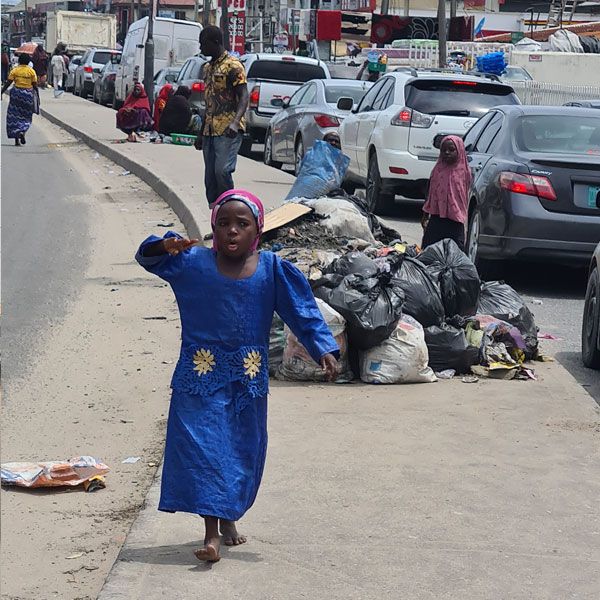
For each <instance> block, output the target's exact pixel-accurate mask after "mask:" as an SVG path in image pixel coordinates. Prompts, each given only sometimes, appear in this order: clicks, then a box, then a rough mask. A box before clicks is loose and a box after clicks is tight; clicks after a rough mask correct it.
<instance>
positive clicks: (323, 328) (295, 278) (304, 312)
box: [274, 257, 340, 379]
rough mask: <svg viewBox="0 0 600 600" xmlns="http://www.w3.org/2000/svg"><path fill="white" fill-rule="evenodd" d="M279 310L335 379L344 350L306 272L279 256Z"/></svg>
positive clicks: (277, 281) (304, 344)
mask: <svg viewBox="0 0 600 600" xmlns="http://www.w3.org/2000/svg"><path fill="white" fill-rule="evenodd" d="M275 261H276V262H275V267H274V268H275V288H276V289H275V292H276V293H275V310H276V311H277V314H279V316H280V317H281V318H282V319H283V320H284V321H285V323H286V324H287V325H288V327H289V328H290V329H291V330H292V332H293V333H294V335H295V336H296V337H297V338H298V340H299V341H300V343H301V344H302V345H303V346H304V347H305V348H306V350H307V351H308V352H309V354H310V355H311V356H312V358H313V360H314V361H315V362H316V363H317V364H320V365H321V366H322V367H323V369H324V370H325V371H326V372H327V374H328V375H329V376H330V377H331V378H332V379H333V378H335V374H336V372H337V360H336V359H337V358H339V355H340V349H339V347H338V345H337V342H336V341H335V339H334V338H333V335H331V331H330V330H329V327H327V324H326V323H325V321H324V319H323V316H322V315H321V311H320V310H319V307H318V306H317V302H316V300H315V297H314V295H313V293H312V290H311V289H310V285H309V284H308V281H307V280H306V277H304V275H303V274H302V272H301V271H300V270H299V269H298V268H296V267H295V266H294V265H292V264H291V263H289V262H288V261H286V260H281V259H280V258H279V257H277V258H276V259H275Z"/></svg>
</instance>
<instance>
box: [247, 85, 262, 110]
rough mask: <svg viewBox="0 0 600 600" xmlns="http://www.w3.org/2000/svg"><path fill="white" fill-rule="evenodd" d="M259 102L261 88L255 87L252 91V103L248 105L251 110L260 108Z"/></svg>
mask: <svg viewBox="0 0 600 600" xmlns="http://www.w3.org/2000/svg"><path fill="white" fill-rule="evenodd" d="M259 101H260V86H259V85H255V86H254V87H253V88H252V91H251V92H250V102H249V104H248V105H249V107H250V108H258V103H259Z"/></svg>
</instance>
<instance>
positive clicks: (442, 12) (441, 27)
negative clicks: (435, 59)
mask: <svg viewBox="0 0 600 600" xmlns="http://www.w3.org/2000/svg"><path fill="white" fill-rule="evenodd" d="M437 18H438V44H439V63H438V65H439V67H440V69H445V68H446V66H447V63H448V55H447V50H446V43H447V40H448V35H447V33H446V0H438V13H437Z"/></svg>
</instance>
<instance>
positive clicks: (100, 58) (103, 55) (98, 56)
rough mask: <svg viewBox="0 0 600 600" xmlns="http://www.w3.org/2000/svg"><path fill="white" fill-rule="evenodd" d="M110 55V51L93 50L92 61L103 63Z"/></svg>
mask: <svg viewBox="0 0 600 600" xmlns="http://www.w3.org/2000/svg"><path fill="white" fill-rule="evenodd" d="M111 56H112V52H94V56H93V57H92V62H95V63H97V64H100V65H105V64H106V63H107V62H109V61H110V57H111Z"/></svg>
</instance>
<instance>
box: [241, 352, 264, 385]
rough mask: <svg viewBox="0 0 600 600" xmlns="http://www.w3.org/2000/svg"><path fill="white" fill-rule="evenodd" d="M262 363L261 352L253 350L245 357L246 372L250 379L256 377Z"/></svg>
mask: <svg viewBox="0 0 600 600" xmlns="http://www.w3.org/2000/svg"><path fill="white" fill-rule="evenodd" d="M261 364H262V357H261V355H260V352H257V351H256V350H251V351H250V352H248V354H247V355H246V356H245V358H244V369H245V370H244V374H245V375H248V377H250V379H254V378H255V377H256V376H257V375H258V373H259V372H260V366H261Z"/></svg>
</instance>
